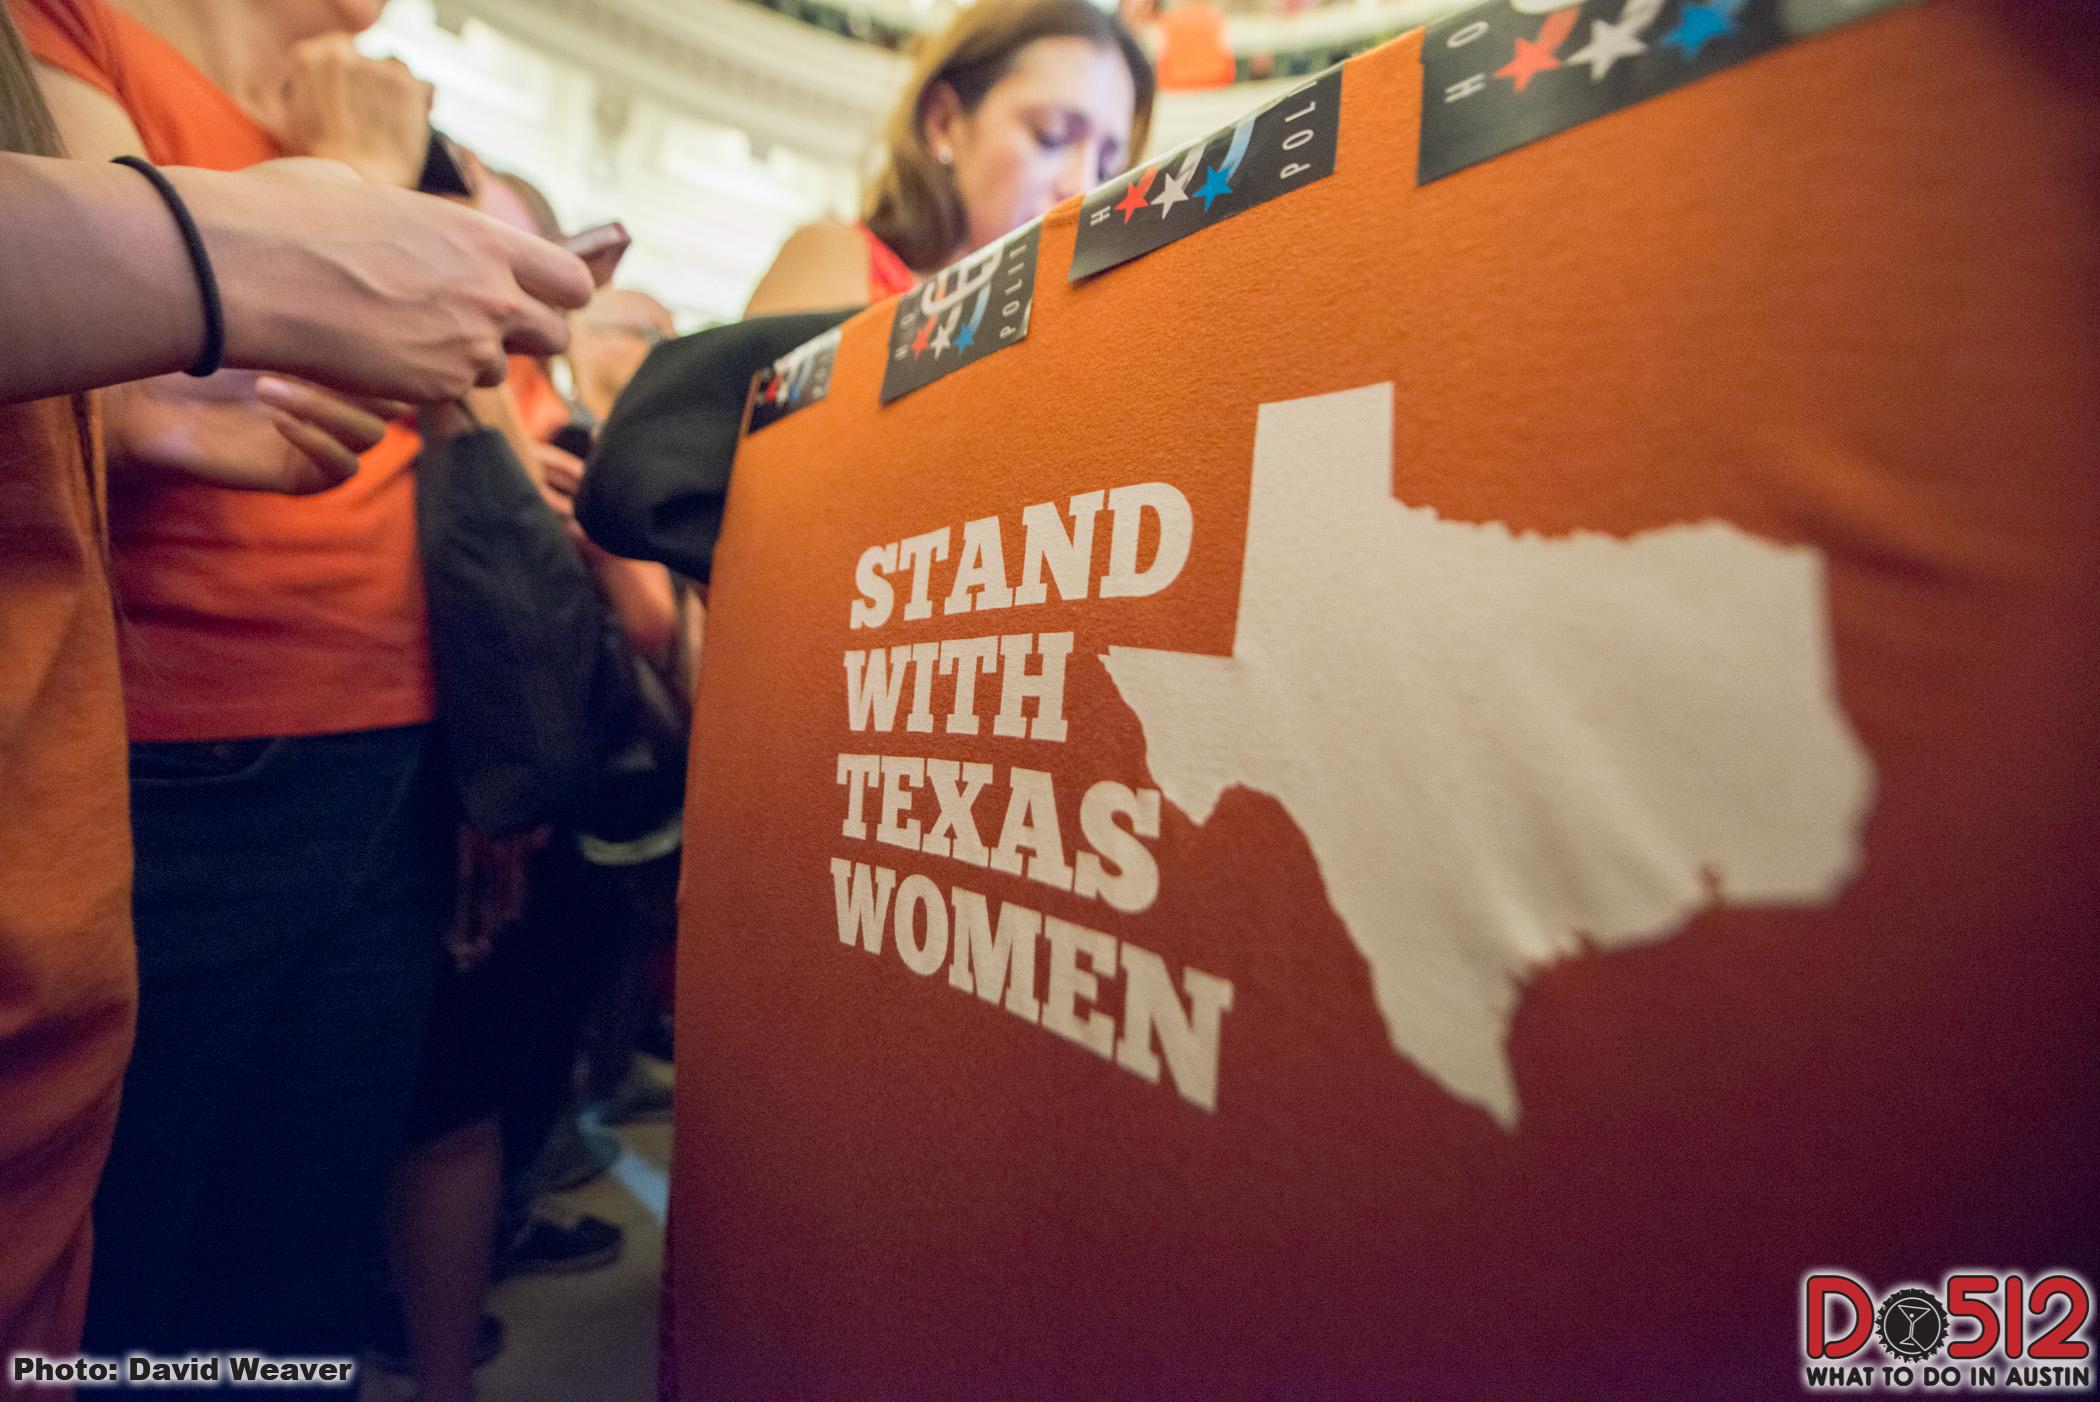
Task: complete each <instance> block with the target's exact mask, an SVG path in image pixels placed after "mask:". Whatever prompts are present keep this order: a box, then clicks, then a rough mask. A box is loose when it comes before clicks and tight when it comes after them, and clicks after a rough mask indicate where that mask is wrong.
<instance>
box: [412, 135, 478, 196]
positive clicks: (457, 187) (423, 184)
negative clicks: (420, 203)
mask: <svg viewBox="0 0 2100 1402" xmlns="http://www.w3.org/2000/svg"><path fill="white" fill-rule="evenodd" d="M416 188H417V189H418V190H420V191H422V192H423V193H424V194H426V195H453V196H456V197H458V198H460V199H472V198H473V197H474V185H473V182H472V181H470V180H468V179H467V162H466V159H465V158H464V157H463V156H461V155H460V153H459V148H458V147H457V146H455V145H453V144H452V138H451V137H449V136H447V135H445V134H444V133H443V132H441V131H439V130H438V129H437V128H436V127H432V128H431V129H430V146H429V148H428V149H427V150H425V151H424V153H423V174H422V176H421V178H419V179H418V180H417V181H416Z"/></svg>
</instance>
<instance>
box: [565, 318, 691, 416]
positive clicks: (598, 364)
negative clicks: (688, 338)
mask: <svg viewBox="0 0 2100 1402" xmlns="http://www.w3.org/2000/svg"><path fill="white" fill-rule="evenodd" d="M677 334H678V328H677V326H676V325H675V324H674V323H673V322H672V320H671V309H670V308H669V307H666V306H665V305H664V304H663V303H661V302H659V301H657V300H656V299H655V298H654V297H651V296H650V295H649V294H648V293H646V292H637V291H635V290H634V289H633V288H630V287H608V288H605V289H603V290H602V291H600V292H599V293H598V295H597V296H596V297H593V298H592V299H591V305H590V306H589V307H588V308H586V309H585V310H584V312H583V313H582V314H581V315H580V316H578V317H577V318H576V321H575V324H574V325H573V327H572V328H571V334H570V337H569V353H568V356H567V359H568V362H569V370H570V372H571V374H572V376H573V377H574V383H575V391H576V407H577V408H578V409H581V410H582V411H583V412H584V413H585V414H587V415H589V417H590V422H591V423H593V424H599V423H603V422H605V416H606V415H607V414H610V413H611V412H612V406H613V401H614V400H615V399H617V398H619V396H620V391H621V390H623V389H625V388H627V382H628V381H629V380H631V379H633V378H634V372H635V371H637V370H639V369H641V368H642V362H643V361H644V360H646V359H648V358H649V352H650V351H652V350H654V349H655V348H656V347H657V346H658V345H660V344H662V343H663V342H665V341H667V340H669V339H671V337H673V336H676V335H677Z"/></svg>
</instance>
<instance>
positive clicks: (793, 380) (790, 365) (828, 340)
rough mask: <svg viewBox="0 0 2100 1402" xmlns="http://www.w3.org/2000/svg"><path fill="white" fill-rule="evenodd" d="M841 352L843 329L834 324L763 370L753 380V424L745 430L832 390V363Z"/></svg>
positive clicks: (755, 429)
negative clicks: (841, 330)
mask: <svg viewBox="0 0 2100 1402" xmlns="http://www.w3.org/2000/svg"><path fill="white" fill-rule="evenodd" d="M838 356H839V329H838V328H837V327H836V326H834V327H832V328H831V329H830V330H829V331H826V332H825V333H824V334H823V335H821V336H819V337H817V338H816V339H815V340H813V341H805V342H803V343H802V344H801V345H799V346H797V347H795V348H794V349H793V350H791V351H789V352H788V353H787V354H786V355H783V356H782V357H780V359H778V360H776V361H774V362H773V363H772V364H771V365H768V366H767V367H766V368H765V369H763V370H761V371H759V372H758V375H757V377H756V378H755V379H754V380H753V381H752V383H751V425H750V427H749V428H747V429H746V430H745V432H747V433H756V432H758V431H759V430H760V429H762V428H766V427H768V426H769V425H772V424H777V423H779V422H780V421H781V420H782V419H784V418H786V417H787V416H788V415H789V414H792V413H794V412H795V411H796V410H797V409H807V408H808V407H809V406H810V405H812V404H814V403H816V402H817V401H818V400H820V399H822V398H823V397H824V396H825V395H827V394H829V393H831V367H832V365H833V364H834V363H835V362H836V361H837V360H838Z"/></svg>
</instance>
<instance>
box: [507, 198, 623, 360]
mask: <svg viewBox="0 0 2100 1402" xmlns="http://www.w3.org/2000/svg"><path fill="white" fill-rule="evenodd" d="M483 217H486V216H483ZM490 222H491V223H493V222H494V221H493V220H491V221H490ZM496 227H497V228H498V229H501V230H502V232H503V238H504V244H503V249H504V252H505V253H506V254H508V255H509V258H510V266H511V273H512V275H513V276H514V277H516V278H517V280H518V286H519V287H521V288H523V289H524V290H525V292H526V293H527V294H528V295H530V296H531V297H533V298H535V299H537V300H538V301H541V302H544V303H546V304H548V305H550V306H554V307H560V308H562V309H563V310H565V311H577V310H580V309H581V308H583V307H586V306H588V305H590V300H591V295H592V293H594V292H595V291H596V290H597V284H596V283H594V282H593V281H592V280H591V271H590V269H589V268H586V267H585V266H584V265H583V260H582V259H581V258H578V257H577V256H576V255H575V254H573V253H570V252H568V251H567V250H565V249H563V248H560V247H557V246H556V245H554V244H551V243H549V242H547V241H546V240H545V239H537V238H533V237H532V236H531V235H529V234H522V233H519V232H518V231H517V230H515V229H509V228H504V226H503V225H501V224H498V225H496ZM547 353H548V354H552V353H553V352H547Z"/></svg>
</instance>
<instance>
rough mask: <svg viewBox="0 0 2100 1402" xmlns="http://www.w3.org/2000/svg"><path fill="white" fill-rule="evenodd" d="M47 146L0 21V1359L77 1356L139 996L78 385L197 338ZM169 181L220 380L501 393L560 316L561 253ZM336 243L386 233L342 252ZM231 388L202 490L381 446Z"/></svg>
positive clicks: (115, 712)
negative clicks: (212, 287) (245, 413)
mask: <svg viewBox="0 0 2100 1402" xmlns="http://www.w3.org/2000/svg"><path fill="white" fill-rule="evenodd" d="M60 153H61V146H60V141H59V135H58V132H57V129H56V127H55V125H54V124H53V123H52V121H51V118H50V115H49V113H48V111H47V110H46V109H45V107H44V103H43V100H42V96H41V93H40V91H39V89H38V86H37V81H36V79H35V77H34V76H33V74H32V72H31V67H30V60H29V57H28V55H27V53H26V52H25V51H24V50H23V48H22V47H21V44H20V41H19V37H18V35H17V33H16V31H15V28H14V25H13V22H12V20H11V19H10V18H9V16H8V13H7V12H6V11H5V10H4V9H0V240H4V242H5V244H6V246H7V248H8V250H9V257H8V259H7V260H6V261H5V262H4V263H0V324H4V325H6V326H7V327H8V328H9V336H8V343H7V344H6V345H5V346H4V347H0V496H4V497H5V499H6V500H7V502H8V504H9V506H8V512H7V519H6V523H5V526H4V531H5V547H4V548H0V617H4V618H5V619H6V624H7V626H6V628H5V629H4V630H0V644H4V647H0V756H4V759H0V782H4V784H5V787H6V790H7V792H8V793H10V794H11V795H14V796H15V801H14V802H11V803H9V804H7V805H5V806H4V807H0V866H4V868H5V870H6V871H7V872H8V873H9V879H8V880H7V881H6V882H5V883H4V884H0V1222H4V1223H6V1230H7V1244H6V1248H5V1250H4V1252H0V1357H9V1356H12V1355H14V1354H16V1353H18V1352H30V1351H34V1352H38V1353H42V1354H44V1355H46V1356H59V1357H64V1356H68V1355H71V1354H73V1353H74V1352H76V1351H77V1350H78V1348H79V1345H80V1331H81V1320H82V1315H83V1313H84V1310H85V1304H86V1294H87V1287H88V1279H89V1275H88V1267H89V1259H90V1235H91V1234H90V1230H89V1203H90V1201H91V1198H92V1195H93V1193H94V1190H95V1184H96V1180H97V1177H98V1175H99V1173H100V1170H101V1167H102V1163H103V1158H104V1154H105V1153H106V1151H107V1149H108V1146H109V1140H110V1135H111V1131H112V1128H113V1125H114V1122H115V1119H116V1115H117V1104H118V1092H119V1087H120V1084H121V1079H122V1075H123V1068H124V1064H125V1059H126V1056H127V1054H128V1052H129V1050H130V1047H131V1040H132V1030H133V1028H132V1021H133V1014H134V1007H135V1002H136V980H135V977H134V965H133V950H132V942H131V911H130V877H131V835H130V824H129V819H128V815H127V813H126V811H125V791H126V778H125V769H124V720H123V710H122V698H121V696H120V694H119V679H118V663H117V639H116V627H115V619H114V615H113V610H112V607H111V600H110V594H109V588H108V583H107V579H106V576H105V568H104V566H105V560H106V546H107V542H106V539H105V537H104V535H103V522H104V509H103V508H104V491H103V475H102V462H101V453H100V451H99V447H100V444H99V441H98V434H97V432H96V422H95V420H96V412H95V407H94V404H93V402H92V400H91V399H90V397H89V396H88V395H86V394H85V393H84V391H87V390H90V389H93V388H96V387H98V386H104V385H109V384H113V383H117V382H120V381H123V380H126V379H130V378H133V377H136V376H140V375H154V374H159V373H171V372H173V371H176V370H178V369H179V368H181V367H182V366H183V365H185V364H187V363H193V362H195V361H196V360H197V359H198V347H199V346H200V345H202V344H203V343H204V342H205V339H206V326H205V321H204V317H203V315H202V313H201V307H202V303H201V301H200V299H199V296H198V292H199V287H198V273H197V270H196V269H195V268H194V267H193V266H192V265H191V260H190V257H189V256H188V254H187V253H186V252H185V250H184V249H183V246H182V243H181V240H180V238H179V237H178V233H177V226H176V224H175V222H174V221H173V219H172V218H171V217H170V211H169V210H168V209H167V208H166V207H165V205H164V203H163V201H162V198H161V197H160V195H159V194H157V193H156V192H155V190H154V189H153V188H152V186H150V185H149V184H148V183H147V182H146V181H145V180H144V179H143V178H142V177H141V176H139V175H138V174H137V173H135V172H131V171H125V170H119V169H115V168H112V167H109V166H100V165H97V166H90V165H84V164H78V163H74V162H68V161H60V160H55V159H49V158H50V157H55V156H57V155H59V154H60ZM167 178H168V180H169V182H170V184H171V185H173V186H174V187H175V189H176V191H177V193H178V198H180V199H181V200H182V202H183V203H184V204H185V205H186V206H187V208H188V210H189V213H190V214H191V215H192V217H193V218H194V220H195V222H196V225H197V228H198V230H199V232H200V234H201V236H202V240H203V244H204V247H205V249H206V251H207V257H208V258H209V259H210V261H211V263H212V265H213V270H214V274H215V278H216V281H217V283H218V285H219V289H220V292H221V296H222V303H223V315H224V329H225V341H224V354H225V362H226V363H227V364H229V365H232V366H237V367H244V368H246V369H248V370H251V371H252V370H255V369H259V368H270V369H275V370H279V371H288V372H293V373H297V374H302V375H305V376H309V377H311V378H313V379H316V380H320V381H324V382H327V383H330V384H333V385H335V386H336V387H338V388H340V389H345V390H350V391H352V392H357V393H367V394H370V393H378V394H387V395H400V396H412V397H416V398H442V397H445V396H448V395H454V394H457V393H460V392H462V391H463V390H465V389H466V388H467V387H468V386H469V385H470V384H472V383H473V382H474V381H475V380H477V379H487V378H492V377H493V376H494V374H496V373H499V372H500V368H501V360H500V355H501V351H502V348H503V344H504V342H505V341H511V342H513V343H515V344H516V345H517V348H518V349H521V350H525V349H533V350H539V351H552V350H555V349H558V348H559V346H560V344H561V329H562V328H561V324H560V321H559V319H558V317H557V316H556V315H555V314H554V313H553V311H552V310H550V309H549V308H548V307H546V306H544V305H542V304H541V299H543V298H544V299H546V300H548V301H553V302H556V303H559V304H561V305H570V306H573V305H575V304H577V303H578V302H580V301H581V300H582V297H583V292H584V288H585V285H586V280H585V278H584V274H583V270H582V268H581V266H580V265H579V264H577V263H576V261H575V260H574V259H571V258H568V257H566V255H560V254H554V253H552V252H551V251H550V250H546V249H545V248H536V247H534V246H532V245H530V244H528V243H526V242H524V241H522V240H518V239H516V238H515V236H513V235H511V234H509V233H508V232H506V231H504V230H502V229H500V228H499V227H497V226H496V225H494V224H493V223H490V222H488V221H485V220H480V219H478V218H476V217H474V216H472V215H467V214H464V213H461V212H458V211H452V210H448V209H445V208H443V207H442V206H438V205H435V204H429V203H426V202H422V201H417V200H414V199H412V198H411V197H410V196H408V195H406V194H403V193H399V192H386V191H381V190H377V189H375V188H372V187H370V186H366V185H364V184H361V183H359V182H358V181H357V180H356V179H355V178H354V177H352V176H351V175H350V173H349V172H348V171H344V170H341V169H340V168H339V167H328V166H322V165H311V166H306V167H299V166H294V165H290V164H280V165H277V166H273V167H271V168H270V169H268V170H267V171H258V172H255V173H253V174H251V175H243V176H228V175H213V174H208V173H204V172H198V171H187V170H171V171H169V172H167ZM360 226H375V227H384V228H386V229H387V230H388V234H389V239H388V241H387V242H386V243H384V244H382V243H379V242H377V241H373V240H363V241H358V240H345V239H343V238H341V237H340V235H339V231H340V230H341V229H342V228H344V227H352V228H355V227H360ZM247 389H248V392H250V393H252V394H253V395H254V396H255V398H256V399H257V400H258V401H259V402H261V403H264V404H271V403H272V402H273V401H275V404H274V406H273V408H272V409H270V410H269V411H267V412H265V413H264V414H261V415H259V416H258V420H259V422H260V424H261V426H262V427H261V432H251V433H242V434H240V435H238V436H237V442H236V443H235V444H234V447H233V451H230V452H228V453H225V454H221V455H218V456H216V457H214V458H212V459H210V460H205V459H202V458H200V459H199V460H198V461H197V463H196V465H197V466H198V467H199V468H201V469H203V470H204V472H205V475H206V478H207V480H213V481H220V482H223V481H226V480H227V476H226V472H225V470H226V468H227V467H228V466H229V465H231V466H233V467H234V468H236V469H238V470H237V471H236V472H235V474H234V476H235V478H236V479H237V480H240V481H242V482H243V483H244V484H245V485H250V486H262V487H283V488H291V489H298V488H302V487H303V488H311V487H313V486H314V485H317V484H326V483H330V482H333V481H335V480H338V479H339V478H340V476H341V475H342V473H343V472H345V471H346V470H349V469H353V468H354V467H355V459H354V457H351V456H350V452H351V449H352V448H353V447H354V446H356V445H357V444H359V443H361V442H364V441H367V440H369V439H370V438H371V437H372V436H373V435H374V434H375V433H376V431H377V420H376V419H375V418H373V417H372V416H371V415H370V414H369V413H366V412H365V411H364V410H362V409H360V408H358V407H357V406H355V405H352V404H351V403H349V402H348V401H344V400H340V399H337V398H336V397H335V396H332V395H328V394H326V393H325V392H324V391H322V390H319V389H316V388H313V387H311V386H304V385H300V384H297V383H295V382H293V381H291V380H289V379H278V380H276V381H274V382H273V381H264V380H252V381H250V382H249V384H248V387H247ZM68 396H70V397H68ZM218 417H219V416H218V415H217V414H216V412H207V413H205V414H204V415H203V416H202V417H201V420H200V421H201V422H202V424H203V426H204V427H205V429H206V430H207V431H208V430H209V428H210V427H211V426H212V424H214V423H215V422H216V421H217V419H218ZM162 466H163V469H164V470H167V471H175V472H180V471H183V470H185V469H184V466H183V464H182V463H180V462H170V463H166V464H163V465H162Z"/></svg>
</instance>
